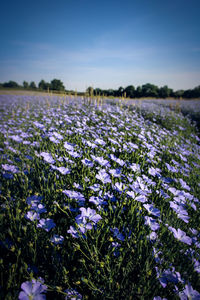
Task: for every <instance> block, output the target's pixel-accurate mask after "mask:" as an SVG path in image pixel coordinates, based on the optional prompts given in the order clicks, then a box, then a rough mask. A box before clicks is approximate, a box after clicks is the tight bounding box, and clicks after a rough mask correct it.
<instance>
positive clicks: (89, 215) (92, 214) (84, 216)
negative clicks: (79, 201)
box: [76, 207, 102, 224]
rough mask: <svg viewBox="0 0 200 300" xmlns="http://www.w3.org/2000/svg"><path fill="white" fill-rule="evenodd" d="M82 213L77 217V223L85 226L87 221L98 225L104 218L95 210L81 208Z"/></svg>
mask: <svg viewBox="0 0 200 300" xmlns="http://www.w3.org/2000/svg"><path fill="white" fill-rule="evenodd" d="M80 211H81V214H80V215H78V216H77V217H76V221H77V223H78V224H79V223H80V222H81V223H83V224H86V223H87V221H89V222H93V223H95V224H96V223H97V222H99V221H100V220H101V219H102V217H101V216H100V215H98V214H97V213H96V211H95V209H91V208H89V207H88V208H85V207H81V208H80Z"/></svg>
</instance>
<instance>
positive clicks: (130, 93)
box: [124, 85, 135, 98]
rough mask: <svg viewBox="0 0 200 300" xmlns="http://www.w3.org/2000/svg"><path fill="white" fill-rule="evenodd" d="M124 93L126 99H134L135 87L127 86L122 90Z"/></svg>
mask: <svg viewBox="0 0 200 300" xmlns="http://www.w3.org/2000/svg"><path fill="white" fill-rule="evenodd" d="M124 92H125V93H126V97H128V98H134V97H135V87H134V86H133V85H129V86H127V87H126V88H125V89H124Z"/></svg>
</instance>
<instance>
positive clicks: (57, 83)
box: [50, 79, 65, 91]
mask: <svg viewBox="0 0 200 300" xmlns="http://www.w3.org/2000/svg"><path fill="white" fill-rule="evenodd" d="M50 89H51V90H53V91H64V90H65V86H64V84H63V82H62V81H61V80H60V79H53V80H52V81H51V83H50Z"/></svg>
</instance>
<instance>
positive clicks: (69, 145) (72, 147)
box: [64, 142, 74, 151]
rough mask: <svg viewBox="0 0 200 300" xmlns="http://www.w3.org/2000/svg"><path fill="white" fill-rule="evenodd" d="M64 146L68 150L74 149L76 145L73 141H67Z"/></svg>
mask: <svg viewBox="0 0 200 300" xmlns="http://www.w3.org/2000/svg"><path fill="white" fill-rule="evenodd" d="M64 147H65V149H66V150H67V151H74V145H73V144H71V143H68V142H65V143H64Z"/></svg>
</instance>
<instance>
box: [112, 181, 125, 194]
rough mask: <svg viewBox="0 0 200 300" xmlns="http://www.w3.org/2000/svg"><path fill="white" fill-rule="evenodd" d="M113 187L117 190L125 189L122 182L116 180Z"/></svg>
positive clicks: (122, 190)
mask: <svg viewBox="0 0 200 300" xmlns="http://www.w3.org/2000/svg"><path fill="white" fill-rule="evenodd" d="M114 188H115V190H116V191H118V192H124V191H125V190H126V189H127V187H126V186H125V185H124V184H123V182H116V183H115V186H114Z"/></svg>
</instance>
